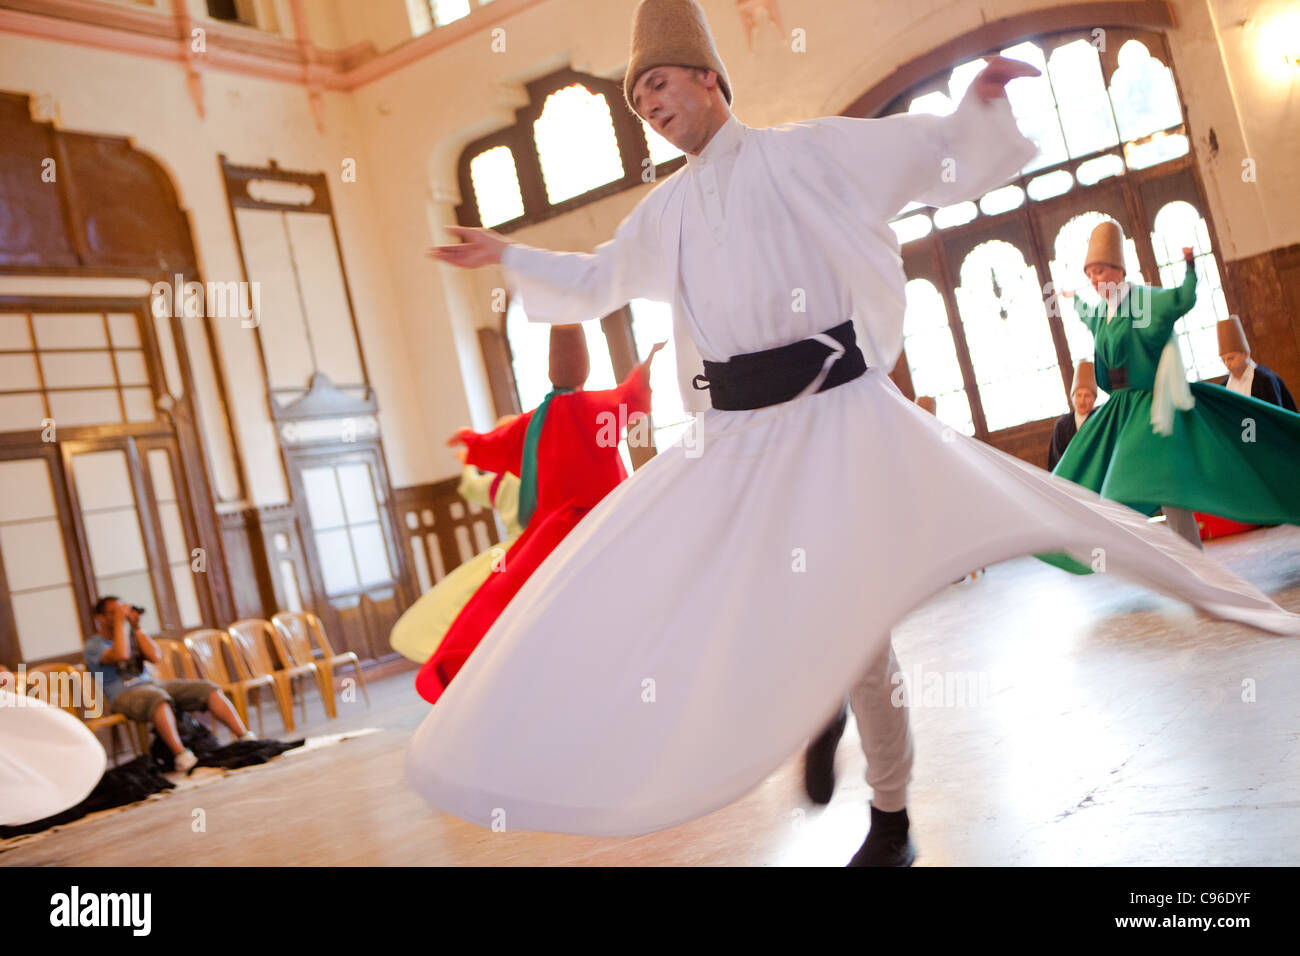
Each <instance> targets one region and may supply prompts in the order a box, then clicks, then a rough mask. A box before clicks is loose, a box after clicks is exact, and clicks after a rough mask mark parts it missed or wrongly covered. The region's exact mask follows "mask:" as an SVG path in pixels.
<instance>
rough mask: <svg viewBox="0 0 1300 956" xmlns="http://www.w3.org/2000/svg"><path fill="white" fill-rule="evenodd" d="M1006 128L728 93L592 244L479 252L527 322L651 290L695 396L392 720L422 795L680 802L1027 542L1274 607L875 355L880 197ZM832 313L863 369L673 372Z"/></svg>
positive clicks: (883, 287) (771, 742)
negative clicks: (403, 718)
mask: <svg viewBox="0 0 1300 956" xmlns="http://www.w3.org/2000/svg"><path fill="white" fill-rule="evenodd" d="M1034 152H1035V148H1034V146H1033V144H1032V143H1030V142H1029V141H1028V140H1027V139H1025V137H1024V136H1022V135H1021V134H1020V131H1019V130H1018V129H1017V127H1016V124H1015V121H1014V119H1013V117H1012V114H1011V110H1010V107H1009V105H1008V104H1007V102H1006V100H1005V99H1002V98H999V99H996V100H994V101H993V102H992V103H991V104H985V103H983V102H981V101H980V100H979V99H978V98H977V97H975V96H974V95H968V96H967V97H966V98H965V100H963V102H962V104H961V105H960V107H959V108H958V109H957V110H956V111H955V112H954V113H953V114H952V115H951V116H948V117H944V118H940V117H935V116H928V115H900V116H892V117H887V118H884V119H876V120H859V119H851V118H846V117H829V118H824V119H817V120H812V121H808V122H802V123H792V124H788V125H785V126H780V127H776V128H773V129H761V130H760V129H752V128H749V127H746V126H744V125H743V124H741V123H740V122H739V121H738V120H736V119H734V117H733V118H731V119H729V120H727V122H726V123H725V124H724V125H723V126H722V127H721V128H720V129H719V130H718V131H717V133H716V134H715V135H714V136H713V138H712V139H711V140H709V142H708V144H707V146H706V147H705V148H704V149H703V150H702V152H701V153H700V155H699V156H692V155H688V157H687V164H686V166H685V167H684V168H683V169H681V170H679V171H678V172H677V173H675V174H674V175H672V176H670V177H668V178H667V179H666V180H664V181H663V182H662V183H660V184H658V185H657V186H656V187H655V188H654V189H653V190H651V191H650V193H649V194H648V195H647V196H646V197H645V199H643V200H642V202H641V203H640V204H639V205H638V206H637V207H636V208H635V209H634V210H633V211H632V212H631V214H630V215H629V216H628V217H627V219H626V220H625V221H624V222H623V223H622V224H621V225H620V226H619V228H618V230H617V232H616V234H615V236H614V239H613V240H612V241H610V242H607V243H605V244H603V245H602V246H600V247H599V248H598V249H597V250H596V252H595V253H594V254H576V253H569V254H561V253H553V252H546V251H542V250H539V249H532V248H528V247H525V246H521V245H511V246H510V247H509V248H508V249H507V250H506V251H505V254H504V257H503V259H502V266H503V269H504V271H505V274H506V278H507V282H508V284H509V285H510V287H511V289H512V290H513V292H514V293H515V294H516V295H518V296H520V297H521V299H522V305H523V308H524V310H525V312H526V313H527V315H528V318H529V319H531V320H533V321H540V322H550V323H570V322H580V321H584V320H591V319H594V318H598V317H600V316H602V315H605V314H607V313H609V312H611V311H613V310H614V309H616V308H618V307H620V306H621V305H623V304H624V303H626V302H628V301H630V300H632V299H635V298H647V299H655V300H661V301H667V302H671V303H672V306H673V310H674V326H675V336H674V338H675V346H676V349H677V354H678V371H679V375H680V379H681V385H682V391H683V394H684V396H685V399H686V401H687V403H688V407H690V408H691V409H692V410H695V411H700V412H701V414H700V415H699V416H698V417H697V420H696V429H695V431H694V433H693V434H688V435H687V437H686V438H684V439H683V442H681V443H679V444H677V445H675V446H673V447H672V448H669V449H666V450H664V451H661V452H660V454H659V455H658V456H657V457H656V458H654V459H653V460H652V461H650V462H649V463H648V464H647V465H645V466H643V467H642V468H641V469H640V470H639V471H637V472H636V474H635V475H633V477H632V478H631V479H630V480H628V481H626V482H624V483H623V484H622V485H620V486H619V487H618V488H617V489H615V490H614V491H613V492H612V493H611V494H610V495H608V496H607V497H606V498H605V499H604V500H603V501H602V502H601V504H600V505H599V506H598V507H597V508H595V509H594V510H593V511H592V512H591V513H590V514H589V515H587V517H586V518H585V519H584V520H583V522H582V523H581V524H580V525H579V526H578V527H577V529H575V531H574V532H573V533H572V534H570V536H569V537H568V538H567V539H566V540H565V541H564V543H563V544H562V545H561V546H560V547H559V548H558V549H557V550H556V551H555V552H554V553H553V554H552V555H551V556H550V558H549V559H548V560H547V561H546V562H545V563H544V564H543V565H542V566H541V567H540V568H539V569H538V571H537V573H536V574H535V575H534V576H533V578H532V579H531V580H530V581H529V582H528V584H527V585H526V586H525V587H524V588H523V589H522V590H521V591H520V592H519V594H518V595H517V596H516V598H515V599H514V601H513V602H512V603H511V605H510V606H509V607H508V608H507V609H506V611H505V613H503V614H502V615H501V617H500V619H499V620H498V621H497V622H496V624H495V626H494V627H493V628H492V629H491V630H490V631H489V632H488V634H487V636H486V637H485V638H484V640H483V642H482V644H481V645H480V646H479V648H478V650H477V651H476V652H475V654H474V656H473V657H471V658H470V660H469V662H468V664H467V665H466V666H465V668H464V670H463V671H462V672H461V673H460V675H459V677H458V679H457V681H456V682H455V683H454V684H452V686H451V687H450V689H449V690H448V691H447V693H446V695H445V696H444V697H443V698H442V699H441V700H440V701H439V703H438V704H437V705H436V706H435V707H434V708H433V710H432V712H431V713H430V714H429V716H428V717H427V718H426V719H425V721H424V723H423V724H422V725H421V726H420V728H419V729H418V730H417V732H416V734H415V736H414V738H413V740H412V741H411V745H410V747H409V750H408V755H407V775H408V779H409V780H410V782H411V783H412V785H413V786H414V787H415V788H416V789H417V790H418V791H419V792H420V793H421V794H422V795H423V796H424V797H425V798H426V799H427V800H428V801H429V802H431V803H432V804H434V805H435V806H437V807H439V808H441V809H443V810H446V811H448V812H451V813H454V814H455V815H457V816H459V817H462V818H464V819H466V820H470V821H472V822H475V823H478V824H480V825H483V826H492V825H494V824H495V825H497V826H498V827H500V826H505V827H507V828H509V829H532V830H553V831H562V832H572V833H587V834H596V835H629V834H637V833H645V832H648V831H652V830H657V829H661V828H664V827H668V826H672V825H675V824H678V823H682V822H685V821H687V820H690V819H693V818H695V817H698V816H700V815H702V814H704V813H707V812H709V811H711V810H714V809H717V808H719V807H722V806H724V805H725V804H727V803H729V802H731V801H732V800H735V799H736V798H738V797H739V796H741V795H742V794H744V793H745V792H746V791H747V790H749V789H750V788H752V787H753V786H755V785H756V784H757V783H759V782H760V781H761V780H762V779H763V778H764V777H765V776H766V775H768V774H769V773H771V772H772V771H773V770H775V769H776V768H777V767H778V766H779V765H780V764H781V763H782V762H783V761H785V760H786V759H787V758H788V757H789V756H790V755H791V754H792V753H794V752H796V750H797V749H798V748H799V747H800V746H801V745H802V743H803V742H804V741H805V740H806V739H807V738H808V736H809V735H810V734H811V733H815V732H816V731H817V730H818V729H820V727H821V725H822V724H823V723H824V722H825V720H826V718H827V716H828V713H829V712H830V710H831V709H832V707H833V705H834V704H835V702H836V701H837V700H838V699H842V697H843V696H844V694H845V692H846V691H847V690H848V688H849V687H850V685H851V684H853V683H854V681H855V679H856V678H857V676H858V675H859V674H860V673H862V671H863V669H864V667H865V666H866V665H867V663H868V662H869V661H871V660H873V659H875V657H876V655H878V654H879V653H881V652H882V650H883V649H884V647H885V644H886V642H887V641H888V635H889V630H890V628H891V627H892V626H893V625H895V624H896V623H897V622H898V621H899V620H901V619H902V618H903V617H904V616H906V615H907V613H908V612H909V611H911V610H912V609H913V608H915V607H916V606H917V605H919V604H921V603H922V602H923V601H925V600H926V599H927V598H929V597H930V596H931V595H932V594H934V593H935V592H937V591H939V590H940V589H942V588H944V587H946V586H947V585H948V584H949V583H950V582H951V581H953V580H954V579H956V578H959V577H961V576H962V575H964V574H966V573H967V572H969V571H970V570H971V569H972V568H979V567H984V566H987V565H990V564H994V563H996V562H998V561H1003V560H1006V559H1009V558H1013V557H1017V556H1020V555H1025V554H1033V553H1046V552H1054V551H1064V552H1066V553H1068V554H1070V555H1071V556H1072V557H1074V558H1075V559H1076V560H1078V561H1080V562H1081V563H1083V564H1085V565H1089V566H1096V561H1097V559H1098V556H1099V555H1101V556H1103V559H1104V562H1105V568H1106V570H1107V571H1109V572H1112V573H1117V574H1122V575H1124V576H1125V577H1127V578H1129V579H1131V580H1133V581H1136V582H1138V583H1140V584H1143V585H1145V586H1147V587H1150V588H1152V589H1154V590H1157V591H1161V592H1164V593H1166V594H1170V595H1173V596H1176V597H1179V598H1182V599H1183V600H1186V601H1189V602H1191V603H1192V604H1195V605H1197V606H1198V607H1201V608H1203V609H1205V610H1206V611H1208V612H1210V613H1212V614H1214V615H1217V616H1219V617H1223V618H1227V619H1231V620H1236V621H1242V622H1245V623H1248V624H1251V625H1254V626H1256V627H1259V628H1263V629H1267V630H1272V631H1275V632H1279V633H1297V632H1300V626H1298V625H1300V618H1297V617H1296V616H1295V615H1290V614H1288V613H1286V612H1285V611H1283V610H1281V609H1280V608H1278V607H1277V606H1276V605H1275V604H1274V603H1273V602H1272V601H1270V600H1269V599H1268V598H1267V597H1265V596H1264V595H1263V594H1261V593H1260V592H1258V591H1257V590H1256V589H1254V588H1253V587H1251V586H1250V585H1248V584H1246V583H1245V582H1243V581H1241V580H1240V579H1238V578H1236V577H1235V576H1233V575H1232V574H1230V573H1228V572H1227V571H1226V570H1224V569H1222V568H1220V567H1219V566H1218V565H1217V564H1215V563H1214V562H1212V561H1210V560H1209V559H1207V558H1205V557H1204V556H1203V555H1201V554H1200V553H1198V552H1197V551H1195V550H1194V549H1193V548H1191V547H1190V546H1188V545H1187V544H1186V543H1184V542H1183V541H1182V540H1180V539H1179V538H1177V537H1176V536H1175V535H1173V534H1171V533H1170V532H1169V531H1167V530H1166V529H1163V528H1158V527H1151V526H1148V525H1147V523H1146V520H1145V519H1144V518H1143V516H1141V515H1139V514H1138V513H1137V512H1134V511H1131V510H1129V509H1127V508H1125V507H1123V506H1121V505H1117V504H1115V503H1113V502H1107V501H1103V500H1102V499H1100V498H1098V497H1097V496H1096V495H1094V494H1092V493H1091V492H1088V491H1086V490H1084V489H1082V488H1079V487H1078V486H1075V485H1073V484H1071V483H1068V482H1065V481H1062V480H1059V479H1055V478H1053V477H1052V476H1050V475H1048V474H1047V473H1046V472H1043V471H1041V470H1040V469H1037V468H1034V467H1032V466H1030V465H1027V464H1024V463H1023V462H1020V461H1018V460H1016V459H1014V458H1012V457H1010V456H1008V455H1005V454H1003V453H1001V452H999V451H997V450H996V449H994V448H992V447H990V446H988V445H985V444H983V443H980V442H978V441H975V440H973V439H969V438H966V437H965V436H962V435H959V434H955V433H954V432H953V431H952V430H951V429H949V428H946V427H945V426H944V425H943V424H942V423H940V422H938V421H937V420H936V419H934V418H933V417H932V416H930V415H928V414H926V413H925V412H924V411H922V410H921V409H919V408H917V407H915V406H914V405H913V404H912V403H911V402H909V401H907V399H906V398H905V397H904V396H903V395H902V394H901V393H900V392H899V391H898V389H897V388H896V387H895V386H894V385H893V383H892V382H891V381H890V379H889V377H888V373H889V371H890V370H891V369H892V368H893V367H894V364H895V362H896V361H897V359H898V357H899V354H900V351H901V347H902V335H903V314H904V302H905V300H904V282H905V277H904V273H903V269H902V264H901V260H900V258H899V254H898V243H897V239H896V237H895V235H894V233H893V231H892V230H891V229H890V228H889V226H888V224H887V223H888V220H889V219H890V218H891V217H892V216H893V215H895V214H896V213H897V212H898V210H899V209H901V208H902V207H903V206H904V205H906V203H907V202H908V201H910V200H918V201H920V202H922V203H927V204H933V205H938V206H943V205H950V204H952V203H954V202H958V201H961V200H965V199H972V198H976V197H978V196H980V195H982V194H983V193H984V192H986V191H987V190H989V189H991V188H993V187H996V186H998V185H1000V184H1002V183H1003V182H1005V181H1006V180H1008V179H1009V178H1011V177H1012V176H1014V175H1015V174H1016V173H1017V172H1018V171H1019V170H1020V169H1021V168H1022V167H1023V166H1024V165H1025V164H1026V163H1027V162H1028V161H1029V160H1030V159H1031V158H1032V156H1033V155H1034ZM848 317H852V319H853V320H854V326H855V329H856V333H857V338H858V344H859V346H860V347H861V348H862V350H863V353H864V354H865V356H866V359H867V363H868V365H869V366H870V369H869V370H868V371H867V373H866V374H864V375H862V376H860V377H859V378H857V379H854V380H853V381H850V382H848V383H846V384H843V385H839V386H837V387H835V388H831V389H828V390H826V391H824V392H820V393H816V394H810V395H807V396H805V397H802V398H798V399H796V400H794V401H791V402H787V403H784V404H780V405H775V406H771V407H767V408H762V409H758V410H755V411H740V412H732V411H717V410H713V409H711V408H710V407H709V402H708V393H707V392H706V391H699V390H696V389H695V388H693V387H692V385H691V380H692V379H693V377H694V376H695V375H696V374H697V373H699V372H702V365H701V363H700V357H701V356H702V357H704V358H706V359H709V360H710V361H726V360H727V359H729V358H730V357H731V356H733V355H737V354H741V353H747V352H754V351H758V350H761V349H766V348H771V347H774V346H780V345H785V344H788V343H791V342H794V341H796V340H799V339H802V338H805V337H808V336H811V335H814V334H816V333H819V332H822V331H823V330H825V329H828V328H830V327H832V326H835V325H838V324H839V323H841V322H843V321H844V320H845V319H846V318H848ZM952 637H953V639H954V640H961V635H960V634H954V635H952Z"/></svg>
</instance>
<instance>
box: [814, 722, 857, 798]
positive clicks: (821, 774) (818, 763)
mask: <svg viewBox="0 0 1300 956" xmlns="http://www.w3.org/2000/svg"><path fill="white" fill-rule="evenodd" d="M848 720H849V706H848V704H842V705H841V706H840V712H839V714H838V715H837V716H836V717H835V718H834V719H833V720H832V721H831V722H830V723H829V724H827V725H826V726H825V727H824V728H823V729H822V732H821V733H820V734H818V735H817V737H816V738H815V739H814V740H813V742H812V743H810V744H809V745H808V749H807V750H806V751H805V752H804V755H803V786H804V789H805V790H806V791H808V799H809V800H811V801H812V802H813V803H823V804H825V803H830V802H831V794H833V793H834V792H835V748H836V746H838V745H839V742H840V736H841V735H842V734H843V733H844V726H845V725H846V724H847V723H848Z"/></svg>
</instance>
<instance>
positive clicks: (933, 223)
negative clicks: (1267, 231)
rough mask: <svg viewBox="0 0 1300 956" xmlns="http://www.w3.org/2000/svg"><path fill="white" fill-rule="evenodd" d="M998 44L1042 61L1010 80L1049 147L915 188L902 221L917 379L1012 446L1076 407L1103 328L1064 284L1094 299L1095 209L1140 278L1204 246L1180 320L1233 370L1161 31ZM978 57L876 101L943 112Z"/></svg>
mask: <svg viewBox="0 0 1300 956" xmlns="http://www.w3.org/2000/svg"><path fill="white" fill-rule="evenodd" d="M997 52H1000V53H1002V54H1003V55H1004V56H1008V57H1013V58H1015V59H1020V60H1024V61H1026V62H1028V63H1032V64H1033V65H1034V66H1036V67H1038V69H1039V70H1040V71H1042V76H1040V77H1035V78H1032V79H1021V80H1017V81H1016V82H1015V83H1013V84H1011V85H1010V86H1009V87H1008V90H1007V94H1008V99H1009V100H1010V104H1011V109H1012V112H1013V113H1014V114H1015V116H1016V121H1017V123H1018V124H1019V126H1020V128H1021V129H1022V130H1023V131H1024V132H1025V134H1026V135H1027V136H1028V137H1029V138H1030V139H1032V140H1033V141H1034V142H1035V144H1036V145H1037V146H1038V147H1039V155H1038V156H1037V157H1035V158H1034V159H1033V160H1031V161H1030V163H1029V164H1028V165H1027V166H1026V167H1025V168H1024V169H1022V170H1021V172H1020V175H1019V176H1018V177H1017V178H1016V179H1015V180H1014V181H1013V182H1012V183H1011V184H1010V185H1007V186H1004V187H1001V188H999V189H996V190H993V191H991V192H989V193H988V194H986V195H984V196H982V197H980V198H979V199H977V200H974V201H971V202H964V203H959V204H957V205H954V206H951V207H947V208H944V209H930V208H924V207H921V206H920V205H919V204H915V203H913V204H912V205H910V206H909V207H908V208H906V209H904V210H903V211H902V212H901V213H900V214H899V215H898V216H897V217H896V218H895V220H894V221H893V222H892V223H891V226H892V227H893V229H894V232H895V234H896V235H897V237H898V240H899V243H900V246H901V251H902V258H903V264H904V270H905V271H906V273H907V277H908V280H909V282H908V312H907V320H906V324H905V333H906V334H905V337H904V354H905V360H906V364H907V368H908V370H909V371H910V374H911V379H912V385H913V389H914V391H915V392H916V393H917V394H933V395H936V398H938V415H939V417H940V418H941V419H942V420H944V421H945V422H947V423H948V424H949V425H951V426H952V427H953V428H955V429H957V430H960V431H965V432H966V433H968V434H974V435H976V436H977V437H979V438H982V439H985V440H992V441H994V443H995V444H996V443H1001V444H1004V445H1007V446H1009V447H1010V446H1015V445H1016V442H1017V441H1019V440H1020V439H1019V435H1020V432H1022V431H1023V430H1024V429H1026V428H1029V427H1030V426H1031V425H1033V424H1034V423H1040V422H1043V421H1044V420H1046V419H1050V418H1051V417H1053V416H1055V415H1058V414H1061V413H1062V412H1064V411H1065V410H1066V408H1067V407H1068V401H1069V396H1068V390H1069V387H1070V383H1071V380H1072V378H1073V368H1074V365H1075V363H1076V362H1077V361H1078V360H1080V359H1083V358H1089V357H1091V355H1092V352H1093V343H1092V338H1091V335H1090V334H1089V333H1088V331H1087V329H1086V328H1084V326H1083V325H1082V323H1081V322H1079V320H1078V318H1077V316H1076V315H1075V312H1074V309H1073V308H1068V307H1067V308H1063V309H1061V310H1060V311H1059V312H1058V310H1057V308H1056V301H1055V300H1054V298H1053V296H1052V293H1053V292H1054V290H1055V289H1058V288H1063V289H1071V290H1076V291H1077V292H1078V294H1079V295H1080V296H1082V297H1083V298H1084V300H1085V301H1089V302H1093V301H1095V299H1096V297H1095V294H1094V293H1093V291H1092V289H1091V287H1090V286H1089V285H1088V282H1087V279H1086V277H1085V276H1084V274H1083V262H1082V259H1083V256H1084V253H1085V251H1086V248H1087V240H1088V234H1089V233H1090V232H1091V230H1092V229H1093V227H1094V226H1095V225H1096V224H1097V223H1098V222H1100V221H1102V220H1103V219H1113V220H1115V221H1116V222H1118V223H1119V225H1120V226H1121V228H1122V229H1123V230H1124V235H1125V237H1126V257H1125V258H1126V263H1125V264H1126V266H1127V278H1128V279H1129V281H1130V282H1147V283H1151V282H1155V283H1159V284H1161V285H1164V286H1171V285H1177V284H1178V283H1179V282H1181V281H1182V274H1183V273H1182V269H1183V266H1182V251H1181V250H1182V248H1183V247H1184V246H1191V247H1193V248H1195V250H1196V256H1197V258H1196V267H1197V272H1198V276H1199V281H1198V285H1197V305H1196V308H1195V309H1193V310H1192V312H1191V313H1189V314H1188V315H1187V316H1185V317H1184V318H1183V319H1181V320H1180V322H1179V323H1178V325H1177V326H1176V331H1177V334H1178V341H1179V345H1180V347H1181V349H1182V353H1183V358H1184V361H1185V363H1186V365H1187V368H1188V370H1189V374H1190V375H1191V376H1192V377H1193V378H1206V377H1210V376H1215V375H1221V374H1223V372H1224V369H1223V366H1222V364H1221V363H1220V362H1219V358H1218V354H1217V352H1218V350H1217V348H1216V343H1215V334H1214V324H1215V322H1216V321H1217V320H1218V319H1220V318H1223V317H1225V316H1226V315H1227V314H1228V307H1227V304H1226V301H1225V299H1224V295H1223V290H1222V279H1221V277H1220V267H1219V262H1218V258H1217V256H1216V255H1215V252H1214V246H1215V243H1214V230H1213V226H1212V224H1211V223H1210V222H1209V221H1208V218H1207V214H1206V208H1207V206H1206V203H1205V199H1204V191H1203V189H1202V188H1201V184H1200V181H1199V178H1198V176H1197V172H1196V168H1195V165H1194V162H1193V158H1192V156H1191V154H1190V136H1189V133H1188V130H1187V128H1186V124H1185V122H1184V119H1183V111H1182V106H1181V101H1180V99H1179V95H1178V86H1177V81H1176V78H1175V76H1174V74H1173V71H1172V70H1171V68H1170V57H1169V53H1168V49H1167V47H1166V45H1165V42H1164V38H1163V37H1162V36H1161V35H1160V34H1159V33H1156V32H1150V31H1143V30H1134V29H1129V28H1124V29H1120V28H1110V29H1105V30H1102V29H1091V28H1090V29H1087V30H1082V29H1081V30H1075V31H1072V32H1061V33H1055V34H1049V35H1041V34H1040V35H1036V36H1033V37H1030V38H1023V39H1017V40H1016V41H1015V42H1013V43H1006V44H1001V45H999V46H998V47H997V48H996V49H992V50H988V51H987V53H988V54H993V53H997ZM982 66H983V62H982V59H974V58H971V59H963V60H962V61H961V62H959V63H957V64H956V65H954V66H953V67H952V68H950V69H948V70H946V71H944V72H943V73H942V74H939V75H934V76H931V77H929V78H928V79H926V80H923V81H921V82H918V83H915V84H914V85H912V86H911V87H910V88H908V89H906V90H905V91H904V92H903V93H901V94H900V95H898V96H896V97H894V99H893V100H892V101H891V102H890V103H889V104H888V105H887V106H886V107H885V108H884V109H882V110H878V111H876V112H877V114H887V113H897V112H907V111H911V112H927V113H935V114H939V115H946V114H948V113H950V112H952V110H954V109H955V108H956V105H957V103H958V102H960V100H961V97H962V96H963V95H964V94H965V92H966V89H967V87H968V86H969V85H970V83H971V80H972V79H973V78H974V76H975V75H976V74H977V73H978V72H979V70H980V69H981V68H982ZM867 99H868V98H867V97H864V101H865V100H867ZM860 102H862V101H860ZM857 115H869V114H864V113H858V114H857ZM945 397H946V401H945ZM1103 397H1104V396H1103ZM1034 427H1035V428H1039V427H1042V426H1039V425H1034Z"/></svg>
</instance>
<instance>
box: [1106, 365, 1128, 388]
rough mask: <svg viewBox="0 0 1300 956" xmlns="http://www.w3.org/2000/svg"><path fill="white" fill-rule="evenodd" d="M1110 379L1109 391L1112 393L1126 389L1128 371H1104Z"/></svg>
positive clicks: (1111, 369) (1122, 369) (1121, 369)
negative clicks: (1119, 389) (1118, 389)
mask: <svg viewBox="0 0 1300 956" xmlns="http://www.w3.org/2000/svg"><path fill="white" fill-rule="evenodd" d="M1106 374H1107V375H1108V376H1109V377H1110V390H1111V391H1112V392H1113V391H1115V389H1117V388H1128V369H1126V368H1110V369H1107V370H1106Z"/></svg>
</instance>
